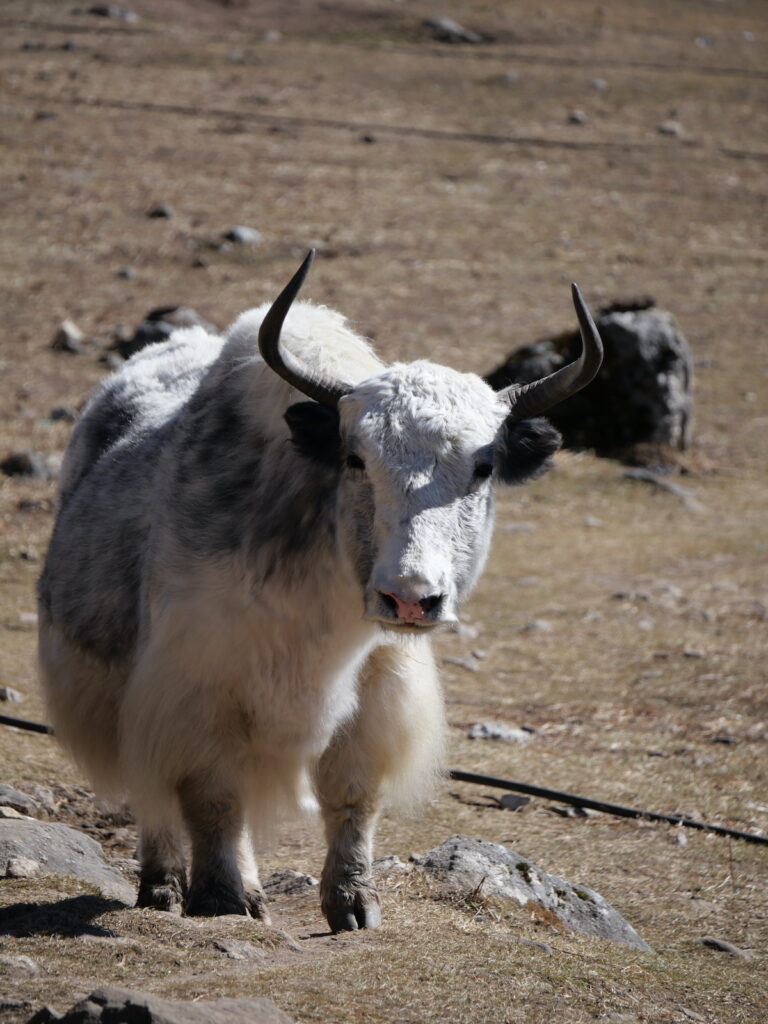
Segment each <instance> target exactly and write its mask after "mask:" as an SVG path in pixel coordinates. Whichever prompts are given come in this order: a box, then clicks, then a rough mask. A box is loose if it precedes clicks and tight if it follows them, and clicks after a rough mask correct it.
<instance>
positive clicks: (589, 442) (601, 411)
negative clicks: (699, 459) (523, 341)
mask: <svg viewBox="0 0 768 1024" xmlns="http://www.w3.org/2000/svg"><path fill="white" fill-rule="evenodd" d="M595 323H596V324H597V328H598V330H599V332H600V336H601V338H602V339H603V346H604V348H605V359H604V360H603V365H602V366H601V368H600V371H599V373H598V374H597V376H596V377H595V379H594V380H593V381H592V383H591V384H589V385H588V386H587V387H586V388H584V389H583V390H582V391H579V392H578V393H577V394H576V395H574V396H573V397H572V398H569V399H568V400H567V401H565V402H563V403H562V404H561V405H558V406H556V407H555V408H554V409H552V410H551V411H550V412H548V413H547V417H548V418H549V419H550V420H551V421H552V423H553V424H554V425H555V426H556V427H557V429H558V430H559V431H560V433H561V434H562V435H563V443H564V445H565V447H566V448H577V449H583V448H592V449H594V451H595V452H596V454H597V455H602V456H607V457H610V458H617V459H621V460H622V461H624V462H628V463H630V464H640V465H649V464H652V465H658V464H662V465H664V464H665V463H666V464H670V463H673V462H674V455H673V453H674V452H677V451H682V450H684V449H685V448H686V447H687V445H688V442H689V439H690V431H691V419H692V408H693V399H692V395H691V380H692V373H693V360H692V357H691V351H690V348H689V347H688V343H687V341H686V340H685V338H684V337H683V335H682V334H681V332H680V330H679V328H678V327H677V324H676V323H675V319H674V317H673V316H672V314H671V313H667V312H665V311H663V310H660V309H656V308H654V306H653V300H652V299H643V300H639V301H636V302H625V303H616V304H614V305H612V306H609V307H606V308H605V309H602V310H601V311H600V313H599V314H598V316H597V318H596V320H595ZM580 350H581V343H580V340H579V334H578V331H574V332H572V333H567V334H561V335H558V336H556V337H553V338H545V339H543V340H541V341H538V342H536V343H535V344H533V345H527V346H526V347H525V348H521V349H518V350H517V351H515V352H512V353H511V354H510V355H509V356H508V357H507V359H506V360H505V361H504V362H503V363H502V364H501V366H498V367H497V368H496V369H495V370H493V371H492V372H491V373H489V374H488V375H487V377H486V380H487V381H488V383H489V384H490V385H491V386H492V387H494V388H496V389H497V390H498V389H499V388H502V387H506V386H507V385H509V384H527V383H529V382H530V381H532V380H537V379H538V378H539V377H543V376H545V375H546V374H548V373H552V372H554V371H555V370H558V369H560V367H561V366H564V365H565V364H566V363H568V362H570V361H571V360H573V359H575V358H577V356H578V354H579V352H580Z"/></svg>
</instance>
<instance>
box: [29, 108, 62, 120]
mask: <svg viewBox="0 0 768 1024" xmlns="http://www.w3.org/2000/svg"><path fill="white" fill-rule="evenodd" d="M58 116H59V115H58V114H57V113H56V111H55V110H36V111H35V120H36V121H55V120H56V118H57V117H58Z"/></svg>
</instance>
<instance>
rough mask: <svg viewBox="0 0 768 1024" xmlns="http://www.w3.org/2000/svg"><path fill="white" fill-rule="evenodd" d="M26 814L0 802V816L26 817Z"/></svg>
mask: <svg viewBox="0 0 768 1024" xmlns="http://www.w3.org/2000/svg"><path fill="white" fill-rule="evenodd" d="M26 817H27V815H26V814H19V812H18V811H17V810H14V808H13V807H5V806H4V805H3V804H0V818H26Z"/></svg>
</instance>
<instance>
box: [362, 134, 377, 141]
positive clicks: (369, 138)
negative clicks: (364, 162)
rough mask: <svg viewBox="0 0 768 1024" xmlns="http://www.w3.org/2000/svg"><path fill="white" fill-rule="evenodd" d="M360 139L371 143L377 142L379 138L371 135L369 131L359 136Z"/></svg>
mask: <svg viewBox="0 0 768 1024" xmlns="http://www.w3.org/2000/svg"><path fill="white" fill-rule="evenodd" d="M360 141H361V142H368V143H373V142H378V141H379V140H378V139H377V138H376V136H375V135H371V134H370V132H366V133H365V134H364V135H361V136H360Z"/></svg>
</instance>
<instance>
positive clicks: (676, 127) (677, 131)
mask: <svg viewBox="0 0 768 1024" xmlns="http://www.w3.org/2000/svg"><path fill="white" fill-rule="evenodd" d="M656 131H657V132H658V133H659V135H673V136H679V135H682V134H683V126H682V125H681V124H680V122H679V121H661V122H660V123H659V124H657V125H656Z"/></svg>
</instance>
